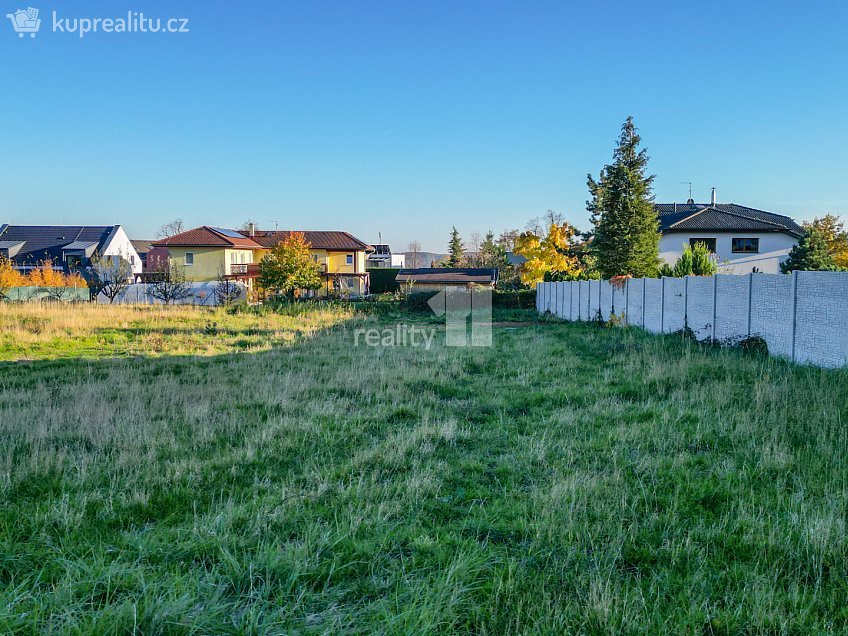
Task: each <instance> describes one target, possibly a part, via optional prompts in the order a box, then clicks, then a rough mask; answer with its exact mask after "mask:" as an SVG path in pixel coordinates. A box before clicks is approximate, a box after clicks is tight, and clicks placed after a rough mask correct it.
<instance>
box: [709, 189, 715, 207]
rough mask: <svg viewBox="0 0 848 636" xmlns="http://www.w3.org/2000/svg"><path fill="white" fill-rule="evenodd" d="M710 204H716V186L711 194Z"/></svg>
mask: <svg viewBox="0 0 848 636" xmlns="http://www.w3.org/2000/svg"><path fill="white" fill-rule="evenodd" d="M710 205H715V188H713V193H712V194H711V195H710Z"/></svg>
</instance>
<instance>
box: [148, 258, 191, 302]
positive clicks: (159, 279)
mask: <svg viewBox="0 0 848 636" xmlns="http://www.w3.org/2000/svg"><path fill="white" fill-rule="evenodd" d="M147 293H149V294H150V295H151V296H153V297H154V298H155V299H156V300H161V301H162V302H163V303H165V304H166V305H170V304H171V303H173V302H175V301H179V300H184V299H185V298H188V297H189V296H191V293H192V292H191V286H190V285H189V284H188V283H187V282H186V277H185V272H184V271H183V268H182V267H178V266H176V265H172V264H171V261H170V259H169V260H166V261H163V262H162V263H161V264H160V265H159V267H158V268H157V269H156V276H154V277H153V282H152V283H150V284H149V285H148V287H147Z"/></svg>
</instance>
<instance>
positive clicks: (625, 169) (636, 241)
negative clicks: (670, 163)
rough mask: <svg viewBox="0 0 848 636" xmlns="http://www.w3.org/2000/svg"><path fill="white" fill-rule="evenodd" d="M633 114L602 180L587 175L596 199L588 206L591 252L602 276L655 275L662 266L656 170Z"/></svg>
mask: <svg viewBox="0 0 848 636" xmlns="http://www.w3.org/2000/svg"><path fill="white" fill-rule="evenodd" d="M640 142H641V138H640V137H639V135H638V134H636V126H634V125H633V118H632V117H628V118H627V121H625V122H624V125H623V126H622V127H621V135H620V137H619V139H618V147H617V148H616V149H615V152H614V153H613V161H612V163H611V164H609V165H606V166H604V168H603V169H602V170H601V174H600V177H599V179H598V180H597V181H595V179H593V178H592V176H591V175H589V176H588V185H589V192H590V194H591V195H592V200H591V201H588V202H587V204H586V205H587V208H588V210H589V212H591V214H592V222H593V223H594V224H595V235H594V238H593V240H592V251H593V252H594V254H595V257H596V267H597V270H598V272H599V273H600V274H601V276H602V277H603V278H612V277H613V276H623V275H627V274H630V275H631V276H656V274H657V268H658V267H659V240H660V234H659V220H658V218H657V213H656V210H655V209H654V205H653V194H652V193H651V184H652V183H653V180H654V177H653V175H646V174H645V170H646V168H647V165H648V155H647V153H646V152H645V150H644V149H643V150H639V143H640Z"/></svg>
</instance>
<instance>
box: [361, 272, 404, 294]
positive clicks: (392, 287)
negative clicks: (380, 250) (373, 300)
mask: <svg viewBox="0 0 848 636" xmlns="http://www.w3.org/2000/svg"><path fill="white" fill-rule="evenodd" d="M367 271H368V273H369V274H370V275H371V288H370V289H371V293H372V294H386V293H393V292H396V291H397V290H398V284H397V281H395V277H396V276H397V274H398V272H399V271H400V269H398V268H394V267H374V268H371V269H368V270H367Z"/></svg>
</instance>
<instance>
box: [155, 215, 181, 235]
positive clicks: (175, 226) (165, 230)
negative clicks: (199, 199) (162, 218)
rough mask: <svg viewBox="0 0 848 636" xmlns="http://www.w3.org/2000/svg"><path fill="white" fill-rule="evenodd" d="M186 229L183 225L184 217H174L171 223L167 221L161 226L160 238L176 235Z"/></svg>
mask: <svg viewBox="0 0 848 636" xmlns="http://www.w3.org/2000/svg"><path fill="white" fill-rule="evenodd" d="M184 229H185V226H184V225H183V220H182V219H174V220H173V221H171V222H170V223H165V225H163V226H162V227H160V228H159V232H158V233H157V235H156V236H157V237H158V238H169V237H171V236H174V235H175V234H179V233H180V232H182V231H183V230H184Z"/></svg>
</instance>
